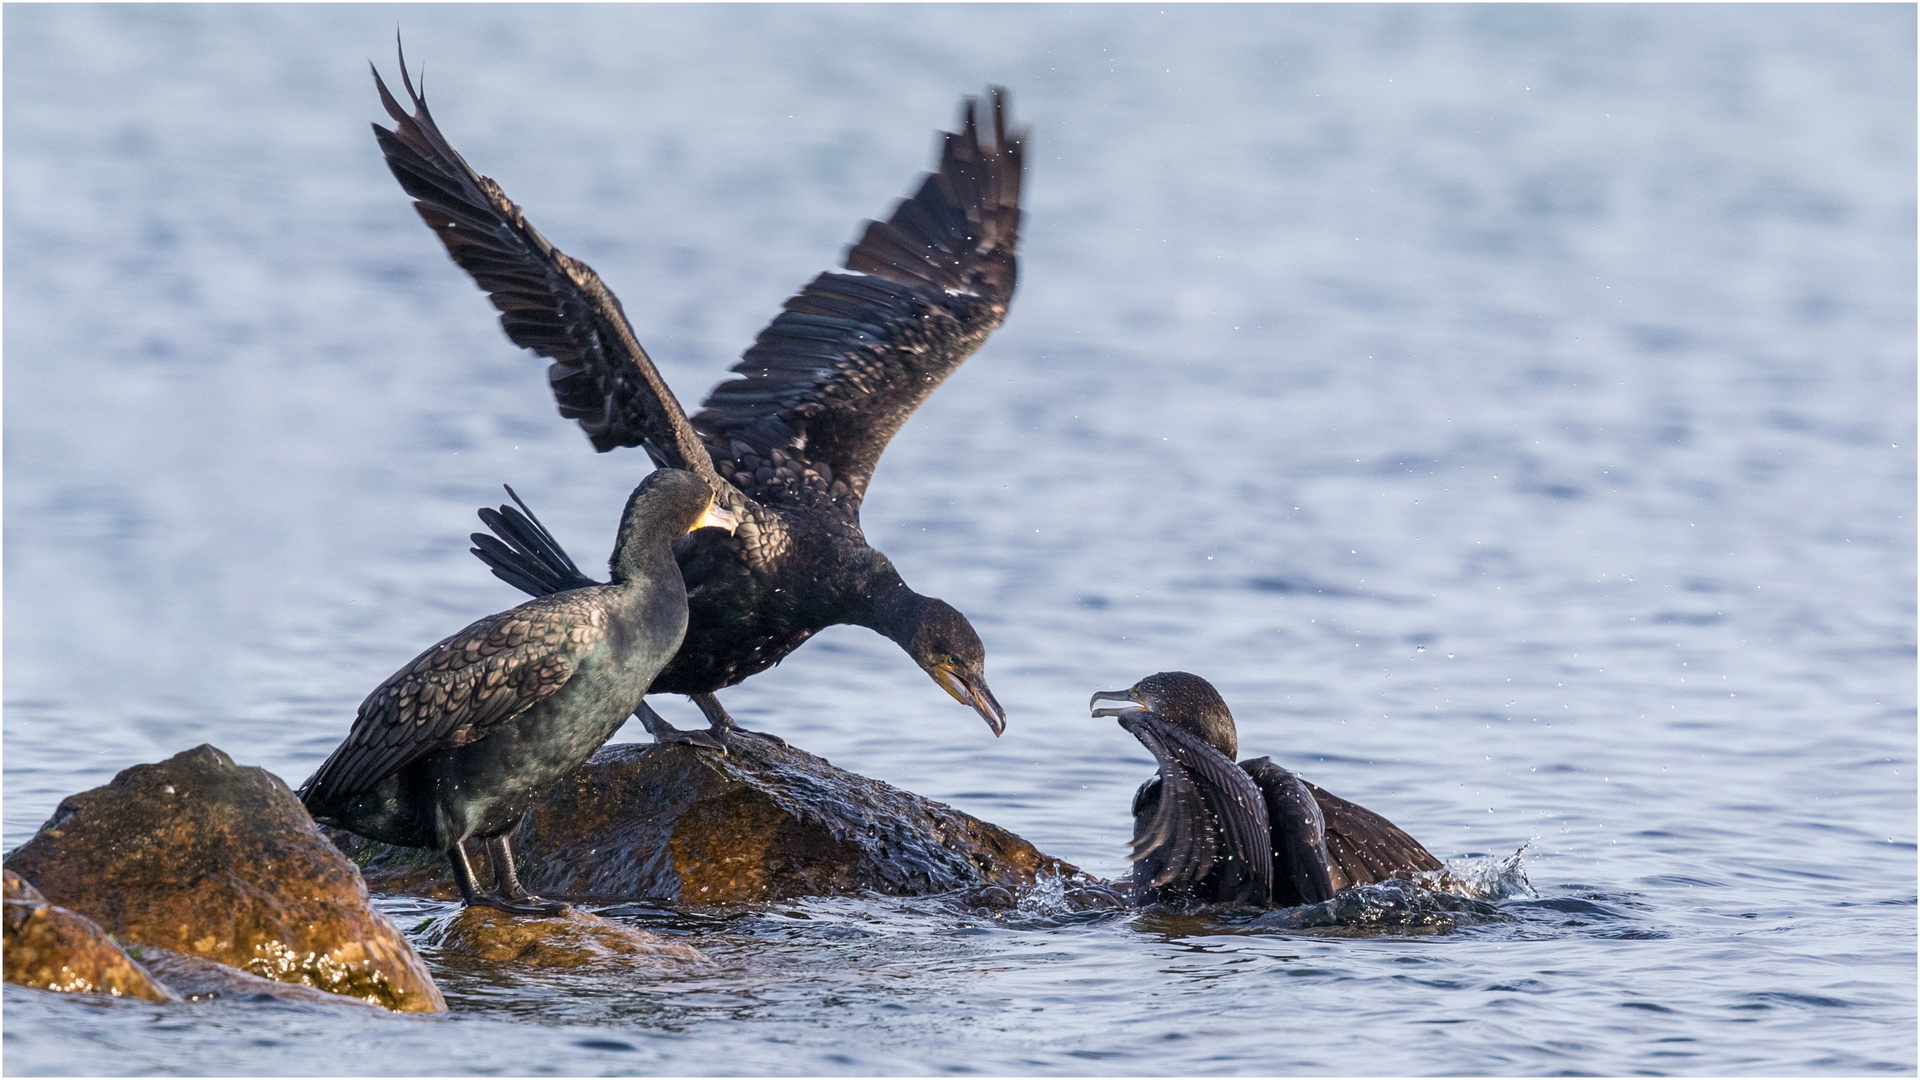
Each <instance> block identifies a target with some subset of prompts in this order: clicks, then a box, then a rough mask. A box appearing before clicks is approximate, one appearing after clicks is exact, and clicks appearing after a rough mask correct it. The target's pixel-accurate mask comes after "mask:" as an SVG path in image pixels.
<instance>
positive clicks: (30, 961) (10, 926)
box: [4, 870, 180, 1001]
mask: <svg viewBox="0 0 1920 1080" xmlns="http://www.w3.org/2000/svg"><path fill="white" fill-rule="evenodd" d="M5 908H6V911H5V915H4V940H5V943H6V944H5V957H4V964H5V968H6V981H8V982H10V983H18V984H19V985H21V986H31V987H34V988H35V989H38V990H54V991H59V992H61V993H70V994H107V995H110V996H113V997H137V998H145V999H146V1000H148V1001H178V1000H180V996H179V995H178V994H175V993H174V992H173V991H171V990H168V989H167V988H166V987H165V986H162V985H161V984H160V983H159V982H158V981H157V980H156V979H154V977H153V974H152V973H151V972H149V971H148V970H147V969H146V968H144V967H142V966H141V965H140V963H139V962H138V961H136V960H134V959H133V958H132V957H130V956H128V955H127V953H126V950H124V949H122V948H121V947H120V946H119V945H118V944H116V943H115V942H114V940H113V939H112V938H111V937H109V936H107V932H106V931H105V930H102V929H100V925H99V924H98V923H96V922H94V921H93V920H92V919H89V918H87V917H86V916H85V915H81V914H79V913H78V912H73V911H68V910H67V909H66V908H63V907H56V906H54V905H53V904H50V903H48V902H47V900H46V898H45V897H43V896H41V895H40V893H39V892H38V891H37V890H35V889H34V887H33V886H32V885H30V884H28V883H27V882H25V881H23V880H21V878H20V875H18V874H16V873H14V872H13V871H11V870H8V871H7V872H6V901H5Z"/></svg>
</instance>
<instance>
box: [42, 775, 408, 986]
mask: <svg viewBox="0 0 1920 1080" xmlns="http://www.w3.org/2000/svg"><path fill="white" fill-rule="evenodd" d="M6 865H7V867H8V868H9V869H11V870H14V871H16V872H18V873H19V874H21V875H22V876H23V877H26V878H28V879H30V880H31V881H32V882H33V883H34V884H35V885H37V886H38V887H39V889H40V891H41V892H43V893H45V894H46V895H47V897H48V898H49V899H50V900H51V901H52V902H53V903H56V904H59V905H62V906H64V907H69V908H72V909H73V910H75V911H78V912H80V913H82V914H84V915H86V916H88V917H89V918H92V919H94V920H95V921H97V922H98V923H100V925H102V926H104V927H105V928H106V929H107V930H109V931H110V932H112V933H113V934H114V935H115V936H117V937H119V938H120V939H121V940H123V941H131V942H138V943H139V944H141V945H147V946H153V947H156V948H161V949H169V950H172V951H174V952H180V953H186V954H189V955H192V956H199V957H204V958H206V959H209V960H213V961H216V962H218V963H222V964H225V965H227V966H229V967H235V968H240V969H242V970H244V971H248V972H251V973H253V974H255V975H260V976H264V977H266V978H269V979H274V980H278V981H280V982H286V983H302V984H305V985H307V986H311V987H314V988H315V989H319V990H324V991H328V992H330V993H335V994H345V995H347V996H349V997H354V998H359V999H361V1000H363V1001H368V1002H371V1003H373V1004H376V1005H382V1006H384V1007H386V1008H389V1009H397V1010H400V1011H404V1012H443V1011H445V1010H446V1003H445V1001H444V1000H442V998H441V996H440V991H439V989H438V988H437V987H435V986H434V984H433V979H432V977H431V976H430V975H428V974H427V969H426V965H424V964H423V963H421V961H420V957H419V955H418V954H416V953H415V952H414V951H413V947H412V946H411V945H409V944H408V943H407V940H406V938H404V937H402V936H401V934H400V931H399V930H398V929H397V928H395V927H394V925H393V924H392V923H391V922H389V921H388V920H387V919H386V917H385V916H383V915H381V914H380V913H379V912H377V911H375V910H374V909H373V908H372V906H371V905H370V904H369V903H368V899H367V888H366V885H365V884H364V883H363V882H362V881H361V878H360V874H359V872H358V871H357V870H355V869H354V867H353V864H352V863H350V862H348V861H347V860H346V859H344V858H342V857H341V855H340V852H339V851H338V850H337V849H336V848H334V846H333V845H332V844H331V843H329V842H328V841H327V839H326V838H325V837H324V836H321V835H320V831H319V829H318V827H317V826H315V825H314V823H313V819H312V818H310V817H308V816H307V812H306V809H305V808H304V807H302V806H301V805H300V800H299V799H298V798H296V797H295V796H294V794H293V792H292V791H290V790H288V788H287V785H286V784H285V783H284V782H282V781H281V780H280V778H279V777H277V776H274V775H273V774H272V773H269V772H267V771H266V770H264V769H259V768H249V767H243V766H239V765H235V764H234V763H233V759H232V758H229V757H228V756H227V755H225V754H223V753H221V752H220V751H218V750H216V749H214V748H213V747H211V746H200V747H196V748H195V749H192V750H188V751H186V752H184V753H181V754H177V755H175V756H174V757H172V758H169V759H168V760H166V761H164V762H161V763H159V764H157V765H136V766H134V767H132V768H130V769H127V770H124V771H123V772H121V773H120V775H118V776H116V777H114V778H113V782H112V783H109V784H107V785H106V786H105V787H98V788H94V789H93V790H92V791H84V792H81V793H80V794H78V795H73V796H70V797H68V798H67V799H65V800H64V801H62V802H61V804H60V806H59V808H58V809H57V810H55V811H54V814H53V817H51V818H49V819H48V820H47V823H46V824H45V825H42V826H41V827H40V831H39V832H38V833H37V834H36V835H35V836H34V837H33V838H32V839H31V840H28V841H27V842H26V843H25V844H22V845H21V846H20V847H19V848H18V849H17V850H15V851H14V852H13V853H12V854H11V855H9V856H8V857H7V862H6Z"/></svg>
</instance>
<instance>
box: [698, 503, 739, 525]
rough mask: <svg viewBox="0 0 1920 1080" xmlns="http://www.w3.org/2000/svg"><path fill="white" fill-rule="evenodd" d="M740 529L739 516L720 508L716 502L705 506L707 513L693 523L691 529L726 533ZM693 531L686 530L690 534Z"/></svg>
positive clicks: (722, 507)
mask: <svg viewBox="0 0 1920 1080" xmlns="http://www.w3.org/2000/svg"><path fill="white" fill-rule="evenodd" d="M739 527H740V515H739V514H736V513H734V512H733V511H731V510H729V509H727V508H726V507H724V506H721V505H720V504H719V503H717V502H713V503H708V504H707V512H706V513H704V514H701V515H700V520H699V521H696V522H694V523H693V529H725V530H726V531H728V532H732V531H733V530H735V529H737V528H739ZM693 529H688V530H687V531H688V532H692V531H693Z"/></svg>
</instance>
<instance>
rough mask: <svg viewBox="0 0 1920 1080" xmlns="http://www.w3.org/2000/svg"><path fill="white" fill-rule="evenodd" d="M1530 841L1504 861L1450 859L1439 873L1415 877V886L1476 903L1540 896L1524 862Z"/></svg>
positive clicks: (1484, 857)
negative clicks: (1528, 878)
mask: <svg viewBox="0 0 1920 1080" xmlns="http://www.w3.org/2000/svg"><path fill="white" fill-rule="evenodd" d="M1532 844H1533V841H1531V840H1529V841H1527V842H1526V843H1524V844H1521V845H1520V846H1519V848H1517V849H1515V851H1514V853H1513V854H1511V855H1507V856H1504V857H1498V856H1493V855H1475V856H1471V857H1467V858H1460V859H1449V860H1447V862H1446V865H1444V866H1442V867H1441V868H1440V869H1438V870H1423V871H1421V872H1419V873H1417V874H1415V875H1413V881H1414V883H1415V884H1417V885H1420V886H1422V887H1424V888H1427V889H1430V890H1432V891H1434V892H1443V893H1451V894H1453V895H1454V896H1462V897H1466V898H1468V899H1473V900H1506V899H1508V898H1510V897H1515V896H1538V895H1540V894H1539V893H1538V892H1536V891H1535V890H1534V887H1533V882H1531V881H1528V880H1527V868H1526V864H1525V860H1524V859H1523V858H1522V856H1524V855H1525V854H1526V851H1527V848H1528V847H1530V846H1532Z"/></svg>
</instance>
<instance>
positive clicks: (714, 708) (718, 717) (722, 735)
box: [692, 694, 787, 747]
mask: <svg viewBox="0 0 1920 1080" xmlns="http://www.w3.org/2000/svg"><path fill="white" fill-rule="evenodd" d="M692 696H693V703H694V704H695V705H698V706H699V707H700V713H701V715H703V716H705V717H706V718H707V730H708V731H709V732H711V733H712V734H713V736H714V738H716V739H720V740H723V741H724V740H726V739H731V738H733V737H734V736H735V735H745V736H747V737H749V738H753V739H765V740H766V741H768V742H770V743H773V744H774V745H776V746H782V747H784V746H786V745H787V740H785V739H783V738H781V737H780V736H778V735H769V734H767V733H766V732H764V731H748V730H747V729H746V728H743V727H741V726H740V725H739V724H736V723H734V720H733V717H731V716H729V715H727V710H726V709H725V708H723V707H722V706H721V704H720V699H719V698H717V697H714V696H713V695H712V694H694V695H692Z"/></svg>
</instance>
